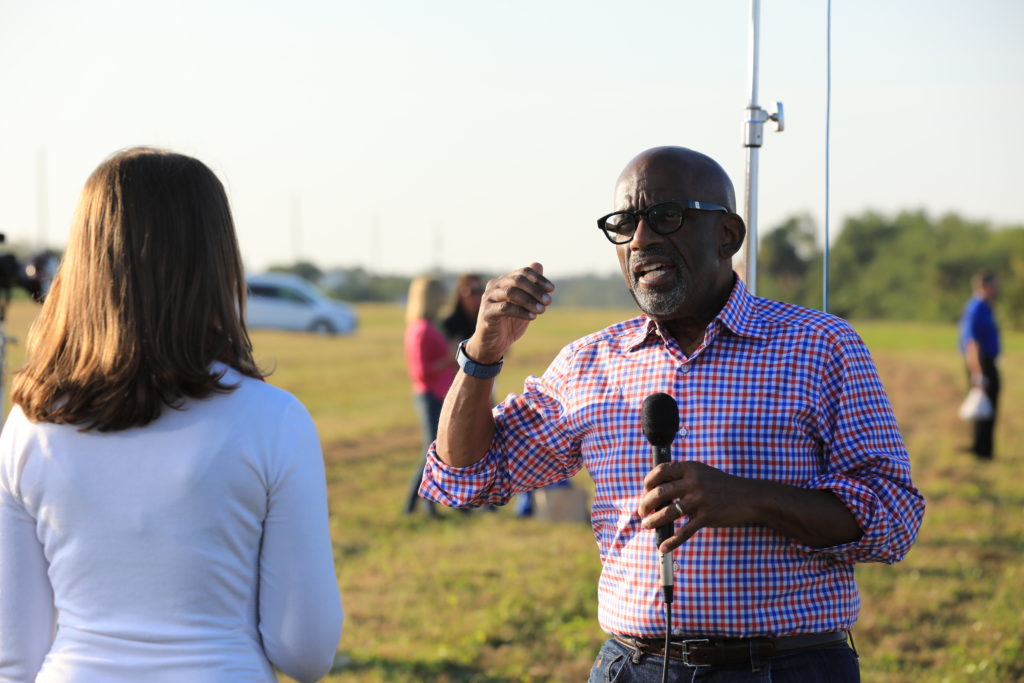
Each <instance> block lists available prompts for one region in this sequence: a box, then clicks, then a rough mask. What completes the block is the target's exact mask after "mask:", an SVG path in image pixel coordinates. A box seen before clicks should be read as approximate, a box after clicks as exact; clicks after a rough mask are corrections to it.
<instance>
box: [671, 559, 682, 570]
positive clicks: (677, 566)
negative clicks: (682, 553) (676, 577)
mask: <svg viewBox="0 0 1024 683" xmlns="http://www.w3.org/2000/svg"><path fill="white" fill-rule="evenodd" d="M672 569H674V570H676V571H677V572H681V571H683V565H681V564H679V560H673V562H672Z"/></svg>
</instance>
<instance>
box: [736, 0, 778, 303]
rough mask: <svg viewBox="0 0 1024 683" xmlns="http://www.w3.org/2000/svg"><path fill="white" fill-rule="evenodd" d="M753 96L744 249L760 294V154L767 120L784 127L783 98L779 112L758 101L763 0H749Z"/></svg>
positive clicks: (746, 137) (752, 284)
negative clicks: (765, 108)
mask: <svg viewBox="0 0 1024 683" xmlns="http://www.w3.org/2000/svg"><path fill="white" fill-rule="evenodd" d="M749 39H750V70H749V72H748V74H749V76H750V80H749V86H750V99H748V100H747V118H746V122H745V124H744V126H743V146H744V147H746V148H747V172H746V182H747V185H746V201H745V206H744V214H745V215H744V218H745V219H746V222H747V241H746V250H745V252H744V256H745V258H744V260H745V262H746V265H745V268H746V282H747V289H749V290H750V292H751V293H752V294H757V182H758V169H757V163H758V154H759V152H760V151H761V143H762V141H763V139H764V124H765V122H766V121H774V122H775V123H776V130H778V131H780V132H781V131H782V130H784V129H785V119H784V116H783V109H782V102H776V112H775V113H774V114H768V112H766V111H765V110H764V109H762V108H761V105H759V104H758V103H757V86H758V78H759V76H760V74H759V73H758V62H759V60H760V49H761V46H760V40H761V0H750V31H749Z"/></svg>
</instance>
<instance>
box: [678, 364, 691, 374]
mask: <svg viewBox="0 0 1024 683" xmlns="http://www.w3.org/2000/svg"><path fill="white" fill-rule="evenodd" d="M679 372H681V373H682V374H684V375H689V374H690V366H689V365H683V366H680V368H679Z"/></svg>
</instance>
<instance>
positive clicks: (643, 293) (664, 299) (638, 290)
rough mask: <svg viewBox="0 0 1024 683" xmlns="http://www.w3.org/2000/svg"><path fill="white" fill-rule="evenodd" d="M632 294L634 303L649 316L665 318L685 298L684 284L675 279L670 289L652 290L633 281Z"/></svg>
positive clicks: (675, 309)
mask: <svg viewBox="0 0 1024 683" xmlns="http://www.w3.org/2000/svg"><path fill="white" fill-rule="evenodd" d="M632 294H633V300H634V301H636V305H637V306H639V307H640V310H641V311H643V312H644V313H646V314H647V315H648V316H649V317H651V318H655V319H660V318H667V317H669V316H671V315H672V314H673V313H675V312H676V311H678V310H679V307H680V306H681V305H682V303H683V301H684V300H685V299H686V284H685V283H683V281H682V280H677V281H676V284H675V285H674V286H673V287H672V288H671V289H666V290H658V289H654V290H652V289H647V288H645V287H641V286H640V285H639V284H638V283H633V289H632Z"/></svg>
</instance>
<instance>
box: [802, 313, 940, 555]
mask: <svg viewBox="0 0 1024 683" xmlns="http://www.w3.org/2000/svg"><path fill="white" fill-rule="evenodd" d="M819 429H820V430H821V434H822V440H823V442H824V445H825V446H824V447H825V468H824V471H823V472H822V473H821V474H820V475H819V476H817V477H815V478H814V479H812V480H811V481H810V482H809V483H808V487H809V488H815V489H823V490H828V491H831V492H832V493H834V494H835V495H836V496H837V497H838V498H839V499H840V500H841V501H842V502H843V503H844V504H845V505H846V507H847V508H848V509H849V510H850V513H851V514H852V515H853V516H854V518H855V519H856V520H857V524H858V525H860V528H861V530H862V531H863V535H862V536H861V538H860V539H859V540H858V541H856V542H854V543H847V544H843V545H839V546H833V547H829V548H809V547H805V549H806V550H807V551H808V552H815V553H825V554H828V555H830V556H832V557H835V558H836V559H838V560H841V561H845V562H886V563H890V564H892V563H894V562H898V561H900V560H902V559H903V557H904V556H905V555H906V554H907V551H909V550H910V547H911V545H913V543H914V541H915V540H916V538H917V532H918V530H919V529H920V526H921V520H922V519H923V517H924V508H925V503H924V497H923V496H922V495H921V493H920V492H919V491H918V490H917V488H916V487H915V486H914V484H913V482H912V480H911V477H910V458H909V456H908V454H907V450H906V448H905V446H904V445H903V438H902V437H901V436H900V432H899V428H898V426H897V424H896V417H895V415H893V412H892V407H891V406H890V404H889V399H888V398H887V396H886V394H885V390H884V388H883V387H882V382H881V380H880V379H879V378H878V373H877V371H876V370H875V365H874V362H873V361H872V360H871V355H870V354H869V353H868V350H867V348H866V347H865V346H864V343H863V342H862V341H861V340H860V338H859V337H858V336H857V335H856V334H855V333H853V332H852V331H851V332H849V333H848V334H846V335H843V336H842V337H841V338H840V339H839V340H838V342H837V344H836V345H835V346H834V347H833V349H832V352H831V354H830V356H829V358H828V361H827V366H826V368H825V374H824V378H823V382H822V385H821V394H820V400H819Z"/></svg>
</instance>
